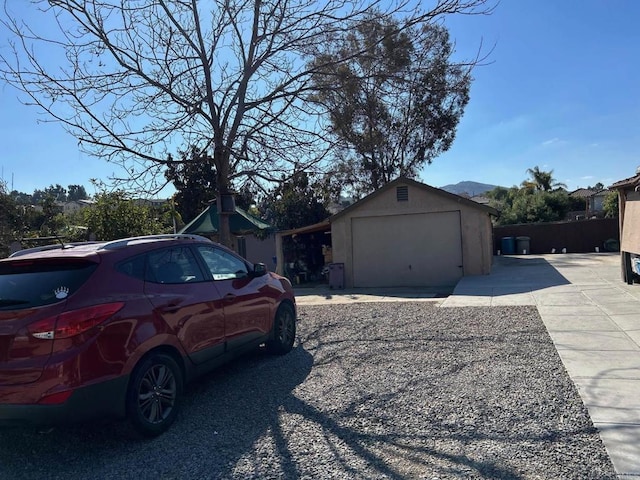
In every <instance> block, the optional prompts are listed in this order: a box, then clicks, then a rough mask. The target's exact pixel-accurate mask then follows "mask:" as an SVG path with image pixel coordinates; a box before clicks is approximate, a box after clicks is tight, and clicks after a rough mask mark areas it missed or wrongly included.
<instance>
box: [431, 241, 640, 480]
mask: <svg viewBox="0 0 640 480" xmlns="http://www.w3.org/2000/svg"><path fill="white" fill-rule="evenodd" d="M470 305H476V306H494V305H535V306H536V307H537V308H538V311H539V312H540V316H541V317H542V320H543V321H544V323H545V325H546V327H547V330H548V331H549V334H550V336H551V338H552V340H553V342H554V344H555V346H556V348H557V350H558V353H559V355H560V357H561V359H562V361H563V363H564V365H565V367H566V369H567V372H568V373H569V376H570V377H571V379H572V380H573V382H574V383H575V385H576V387H577V388H578V391H579V393H580V396H581V397H582V399H583V401H584V404H585V405H586V407H587V409H588V410H589V414H590V416H591V419H592V421H593V423H594V425H595V426H596V428H597V429H598V431H599V432H600V437H601V438H602V441H603V443H604V445H605V448H606V449H607V452H608V453H609V455H610V457H611V460H612V462H613V465H614V467H615V469H616V472H617V474H618V475H619V477H620V478H625V479H627V478H638V479H640V285H627V284H625V283H623V282H622V281H621V279H620V257H619V255H618V254H607V253H598V254H596V253H593V254H555V255H527V256H509V257H495V261H494V266H493V269H492V273H491V275H486V276H477V277H465V278H463V279H462V280H461V281H460V282H459V283H458V285H457V286H456V288H455V290H454V292H453V294H452V295H451V296H449V297H448V298H447V299H446V300H445V301H444V302H443V303H442V305H441V306H442V307H460V306H470Z"/></svg>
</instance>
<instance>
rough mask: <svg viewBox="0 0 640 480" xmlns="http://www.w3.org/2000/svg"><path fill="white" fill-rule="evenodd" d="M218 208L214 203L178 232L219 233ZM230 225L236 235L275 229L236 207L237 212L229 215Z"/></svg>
mask: <svg viewBox="0 0 640 480" xmlns="http://www.w3.org/2000/svg"><path fill="white" fill-rule="evenodd" d="M218 221H219V218H218V208H217V207H216V204H215V203H212V204H211V205H209V206H208V207H207V208H205V209H204V210H203V211H202V213H201V214H200V215H198V216H197V217H196V218H194V219H193V220H191V221H190V222H189V223H188V224H187V225H185V227H184V228H183V229H182V230H180V232H178V233H198V234H206V235H209V234H215V233H218V225H219V223H218ZM229 226H230V228H231V233H232V234H234V235H247V234H249V233H254V232H256V231H267V230H273V227H272V226H271V225H269V224H268V223H266V222H263V221H262V220H260V219H259V218H256V217H254V216H253V215H251V214H250V213H248V212H246V211H245V210H243V209H241V208H240V207H236V212H235V213H234V214H232V215H231V216H230V217H229Z"/></svg>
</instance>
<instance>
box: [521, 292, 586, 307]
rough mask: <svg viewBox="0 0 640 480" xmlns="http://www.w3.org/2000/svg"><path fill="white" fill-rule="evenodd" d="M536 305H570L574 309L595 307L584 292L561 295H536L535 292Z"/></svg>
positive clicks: (561, 293) (563, 293) (562, 293)
mask: <svg viewBox="0 0 640 480" xmlns="http://www.w3.org/2000/svg"><path fill="white" fill-rule="evenodd" d="M533 297H534V298H535V300H536V303H537V304H538V305H540V306H550V305H565V306H566V305H570V306H572V307H575V306H582V305H595V303H593V302H592V301H591V299H589V297H587V296H586V295H585V294H584V293H583V292H560V293H541V294H540V293H536V292H533Z"/></svg>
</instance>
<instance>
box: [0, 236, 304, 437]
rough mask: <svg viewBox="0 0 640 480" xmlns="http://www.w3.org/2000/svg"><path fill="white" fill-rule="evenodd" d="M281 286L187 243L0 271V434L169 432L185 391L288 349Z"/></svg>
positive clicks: (127, 243)
mask: <svg viewBox="0 0 640 480" xmlns="http://www.w3.org/2000/svg"><path fill="white" fill-rule="evenodd" d="M295 319H296V304H295V298H294V295H293V290H292V288H291V283H290V282H289V281H288V280H287V279H286V278H283V277H280V276H278V275H276V274H274V273H271V272H268V271H267V269H266V267H265V266H264V264H260V263H258V264H255V265H252V264H250V263H248V262H247V261H246V260H244V259H242V258H241V257H239V256H238V255H236V254H235V253H234V252H232V251H230V250H228V249H226V248H224V247H222V246H221V245H218V244H216V243H213V242H211V241H209V240H207V239H206V238H203V237H199V236H196V235H158V236H147V237H136V238H128V239H124V240H116V241H112V242H103V243H79V244H66V245H62V244H60V245H50V246H47V247H40V248H34V249H29V250H23V251H20V252H17V253H15V254H13V255H12V256H11V257H10V258H7V259H4V260H0V424H22V423H36V424H41V425H52V424H59V423H65V422H69V421H79V420H86V419H90V418H96V417H116V418H122V417H126V418H128V420H129V421H130V422H131V424H132V425H133V427H134V428H135V429H136V430H138V431H139V432H141V433H143V434H146V435H158V434H160V433H162V432H164V431H165V430H166V429H167V428H168V427H169V426H170V425H171V423H172V422H173V421H174V419H175V417H176V414H177V411H178V406H179V403H180V397H181V394H182V391H183V386H184V384H185V382H187V381H189V380H191V379H192V378H194V377H196V376H197V375H200V374H202V373H204V372H207V371H209V370H211V369H212V368H215V367H216V366H218V365H220V364H221V363H223V362H226V361H227V360H229V359H231V358H232V357H235V356H237V355H238V354H241V353H243V352H246V351H247V350H250V349H253V348H255V347H257V346H259V345H261V344H265V345H266V348H267V349H268V350H270V351H272V352H274V353H278V354H284V353H287V352H289V351H290V350H291V348H292V347H293V343H294V339H295V331H296V323H295Z"/></svg>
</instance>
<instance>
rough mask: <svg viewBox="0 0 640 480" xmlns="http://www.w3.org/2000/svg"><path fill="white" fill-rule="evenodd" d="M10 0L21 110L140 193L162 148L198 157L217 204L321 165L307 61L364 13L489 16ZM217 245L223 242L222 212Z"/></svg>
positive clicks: (463, 1)
mask: <svg viewBox="0 0 640 480" xmlns="http://www.w3.org/2000/svg"><path fill="white" fill-rule="evenodd" d="M15 2H16V3H12V2H11V1H10V0H5V6H4V13H5V15H4V18H2V19H0V21H1V22H2V24H3V26H4V27H5V29H7V30H8V31H9V32H10V34H11V40H10V44H9V45H10V47H11V48H10V49H9V50H5V51H3V52H2V53H0V72H1V75H2V77H3V78H4V80H5V81H7V82H8V83H10V84H11V85H13V86H15V87H17V88H18V89H19V90H21V91H22V92H24V93H25V94H26V95H27V97H26V98H27V100H26V101H25V103H27V104H33V105H36V106H38V107H40V108H41V109H42V110H44V112H46V114H47V118H48V119H49V120H52V121H57V122H60V123H61V124H63V125H64V127H65V128H66V129H67V130H68V132H69V133H71V134H72V135H74V136H75V137H76V138H77V139H78V141H79V145H80V146H81V148H82V149H83V150H84V151H86V152H88V153H89V154H92V155H98V156H101V157H104V158H106V159H107V160H109V161H111V162H114V163H118V164H120V165H122V166H123V167H125V168H126V171H127V172H129V177H127V178H125V179H120V180H127V181H130V182H133V183H134V184H137V185H142V186H145V188H147V189H149V188H160V187H161V185H160V184H159V183H158V182H159V181H161V180H160V179H164V176H163V175H162V174H161V171H162V170H163V168H164V165H165V164H166V161H167V158H168V157H169V153H170V152H171V151H175V150H177V149H179V148H187V147H193V146H195V147H198V148H200V149H201V150H203V151H209V152H211V154H210V155H211V156H212V157H213V163H214V165H215V169H216V180H217V186H218V195H219V196H220V195H227V194H229V193H231V190H232V187H233V185H234V183H235V182H236V181H237V180H238V179H240V178H243V177H249V178H254V179H256V178H262V179H264V180H267V181H271V180H275V179H276V178H280V177H281V175H282V173H283V172H288V171H290V170H292V166H296V167H297V170H300V169H303V168H304V167H305V166H307V165H310V164H312V163H313V162H318V161H321V160H322V158H323V155H322V152H323V147H325V146H326V145H323V139H322V137H321V136H320V135H319V134H318V133H317V132H316V129H315V127H314V125H315V121H314V119H313V114H314V113H317V112H314V111H313V109H312V107H310V106H309V105H308V104H307V103H306V102H305V101H304V98H305V96H306V95H307V92H308V91H309V89H310V87H311V85H310V83H311V82H310V78H311V75H312V74H313V69H315V68H318V67H321V66H318V65H317V64H315V65H313V66H312V64H311V62H308V61H307V59H308V58H310V57H309V56H310V55H312V53H313V52H314V51H316V50H317V47H318V46H320V45H322V43H323V42H325V41H326V40H327V39H328V38H332V37H333V36H338V35H341V34H342V33H343V32H345V31H347V30H348V29H350V28H351V27H352V25H353V24H354V22H356V21H358V20H359V19H361V18H362V17H363V16H365V15H367V14H368V13H369V12H371V11H373V10H374V9H375V10H376V11H379V10H380V9H382V10H383V11H382V15H385V16H388V17H390V18H391V17H393V18H395V19H396V20H397V21H398V22H399V25H400V28H403V27H410V26H416V25H420V24H424V23H428V22H432V21H435V20H436V19H438V18H440V17H442V16H443V15H449V14H458V13H463V14H475V13H485V12H487V11H488V10H490V8H489V7H487V5H486V2H487V0H433V1H432V2H430V5H429V7H428V8H427V9H422V8H420V6H419V5H420V2H416V1H414V0H397V1H392V2H382V1H379V0H378V1H376V0H372V1H363V0H357V1H348V0H325V1H323V2H317V1H316V0H251V1H250V0H212V1H206V2H205V1H198V0H34V1H33V5H35V7H36V8H37V13H40V14H41V15H42V16H43V17H44V18H43V20H44V22H38V21H37V17H36V16H35V14H34V13H33V12H32V14H31V15H30V16H29V18H20V15H18V14H16V13H15V12H12V8H11V5H14V6H15V5H18V2H19V3H20V4H21V7H20V8H21V9H22V10H23V11H24V3H23V0H15ZM43 25H46V26H47V28H46V31H47V32H48V33H43V30H42V28H38V27H39V26H40V27H42V26H43ZM51 25H55V26H56V27H57V28H55V29H54V30H55V31H54V33H50V32H51V28H50V27H51ZM5 52H7V53H5ZM357 54H358V52H350V55H357ZM331 61H333V62H335V61H341V59H338V60H336V59H332V60H331ZM218 208H219V209H220V208H221V202H220V201H218ZM220 240H221V242H222V243H225V244H229V243H230V232H229V228H228V217H225V216H222V217H221V231H220Z"/></svg>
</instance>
